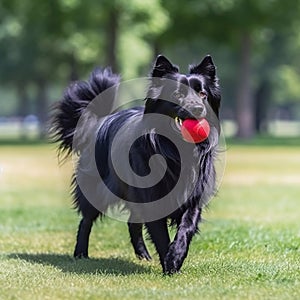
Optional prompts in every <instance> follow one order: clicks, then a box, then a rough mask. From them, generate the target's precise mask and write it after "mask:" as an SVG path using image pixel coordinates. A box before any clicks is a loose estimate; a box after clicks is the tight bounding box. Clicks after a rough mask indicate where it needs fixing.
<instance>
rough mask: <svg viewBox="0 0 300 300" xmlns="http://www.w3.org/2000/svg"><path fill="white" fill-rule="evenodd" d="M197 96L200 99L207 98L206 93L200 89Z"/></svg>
mask: <svg viewBox="0 0 300 300" xmlns="http://www.w3.org/2000/svg"><path fill="white" fill-rule="evenodd" d="M199 96H200V98H201V99H207V93H206V92H205V91H200V92H199Z"/></svg>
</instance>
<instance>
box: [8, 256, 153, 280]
mask: <svg viewBox="0 0 300 300" xmlns="http://www.w3.org/2000/svg"><path fill="white" fill-rule="evenodd" d="M8 258H10V259H21V260H25V261H27V262H30V263H37V264H41V265H44V266H53V267H55V268H58V269H60V270H61V271H63V272H65V273H76V274H106V275H130V274H142V273H149V272H150V267H144V266H141V265H138V264H135V263H133V262H130V261H127V260H123V259H121V258H115V257H111V258H97V259H95V258H89V259H74V258H72V257H70V256H69V255H63V254H26V253H13V254H10V255H8Z"/></svg>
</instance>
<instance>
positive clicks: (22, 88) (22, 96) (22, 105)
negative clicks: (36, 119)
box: [17, 83, 30, 118]
mask: <svg viewBox="0 0 300 300" xmlns="http://www.w3.org/2000/svg"><path fill="white" fill-rule="evenodd" d="M17 96H18V116H20V117H22V118H24V117H26V116H27V115H28V114H29V112H30V109H29V97H28V93H27V86H26V84H24V83H19V84H18V85H17Z"/></svg>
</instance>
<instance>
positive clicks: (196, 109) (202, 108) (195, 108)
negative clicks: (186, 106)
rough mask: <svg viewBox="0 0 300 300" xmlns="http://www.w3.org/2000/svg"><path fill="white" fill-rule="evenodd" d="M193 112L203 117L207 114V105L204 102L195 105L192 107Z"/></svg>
mask: <svg viewBox="0 0 300 300" xmlns="http://www.w3.org/2000/svg"><path fill="white" fill-rule="evenodd" d="M191 113H192V114H193V115H195V117H202V116H203V115H205V106H204V105H202V104H197V105H194V106H193V107H192V108H191Z"/></svg>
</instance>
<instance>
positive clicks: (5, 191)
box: [0, 140, 300, 300]
mask: <svg viewBox="0 0 300 300" xmlns="http://www.w3.org/2000/svg"><path fill="white" fill-rule="evenodd" d="M284 143H285V142H284V140H283V141H282V142H281V143H274V142H272V145H270V144H269V143H268V142H262V143H260V142H257V143H255V145H245V144H234V143H230V144H229V145H227V146H228V147H227V148H228V149H227V164H226V171H225V174H224V177H223V182H222V185H221V188H220V191H219V194H218V196H217V197H216V198H215V199H213V200H212V202H211V205H210V207H209V209H207V210H206V212H205V214H204V217H205V222H204V223H203V224H202V226H201V234H199V235H198V236H196V237H195V239H194V240H193V243H192V246H191V248H190V252H189V256H188V258H187V259H186V261H185V263H184V265H183V268H182V272H181V273H180V274H177V275H175V276H173V277H169V276H162V274H161V270H160V266H159V262H158V257H157V256H156V255H153V261H152V262H150V263H149V262H145V261H139V260H137V259H136V258H135V256H134V254H133V250H132V248H131V245H130V242H129V237H128V233H127V226H126V224H124V223H121V222H118V221H115V220H111V219H108V218H107V219H105V220H104V221H103V222H100V221H99V222H98V223H97V225H96V226H95V227H94V230H93V232H92V235H91V244H90V256H91V259H90V260H78V261H75V260H74V259H73V258H72V251H73V246H74V239H75V235H76V230H77V225H78V221H79V217H78V216H77V214H76V213H75V212H74V211H73V210H72V203H71V199H70V196H69V194H68V184H69V180H70V174H71V169H72V164H71V162H69V163H67V164H65V165H63V166H61V167H58V165H57V159H56V157H55V151H54V150H53V146H52V145H43V144H36V145H15V146H8V145H1V146H0V197H1V200H0V299H124V300H125V299H139V300H140V299H210V300H211V299H230V300H231V299H300V222H299V220H300V209H299V206H300V143H299V144H298V145H297V143H294V142H293V143H289V145H287V146H284ZM148 244H149V242H148ZM149 248H150V251H151V253H152V254H153V253H154V250H153V247H152V246H151V245H149Z"/></svg>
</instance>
